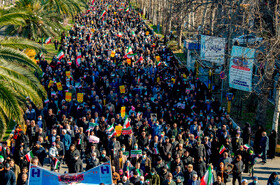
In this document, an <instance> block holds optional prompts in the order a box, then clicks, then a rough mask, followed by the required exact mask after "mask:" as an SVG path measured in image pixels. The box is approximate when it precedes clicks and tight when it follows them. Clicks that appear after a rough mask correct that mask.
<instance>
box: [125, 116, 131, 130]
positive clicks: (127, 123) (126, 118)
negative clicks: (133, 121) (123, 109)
mask: <svg viewBox="0 0 280 185" xmlns="http://www.w3.org/2000/svg"><path fill="white" fill-rule="evenodd" d="M128 127H130V121H129V119H128V117H127V116H125V121H124V124H123V128H128Z"/></svg>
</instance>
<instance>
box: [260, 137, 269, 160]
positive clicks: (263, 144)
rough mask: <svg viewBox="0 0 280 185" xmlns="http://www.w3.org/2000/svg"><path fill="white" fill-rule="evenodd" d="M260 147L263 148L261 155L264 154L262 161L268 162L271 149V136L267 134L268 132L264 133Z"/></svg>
mask: <svg viewBox="0 0 280 185" xmlns="http://www.w3.org/2000/svg"><path fill="white" fill-rule="evenodd" d="M260 148H261V152H262V153H261V156H262V162H263V163H266V159H267V151H268V149H269V138H268V137H267V135H266V132H263V133H262V138H261V142H260Z"/></svg>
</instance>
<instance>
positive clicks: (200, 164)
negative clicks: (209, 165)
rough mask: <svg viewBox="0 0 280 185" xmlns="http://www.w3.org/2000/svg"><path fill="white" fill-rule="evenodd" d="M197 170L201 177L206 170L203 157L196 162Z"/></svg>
mask: <svg viewBox="0 0 280 185" xmlns="http://www.w3.org/2000/svg"><path fill="white" fill-rule="evenodd" d="M196 170H197V174H198V177H199V178H200V179H201V178H202V177H203V175H204V173H205V171H206V163H205V162H204V160H203V158H202V157H200V158H199V160H198V162H197V164H196Z"/></svg>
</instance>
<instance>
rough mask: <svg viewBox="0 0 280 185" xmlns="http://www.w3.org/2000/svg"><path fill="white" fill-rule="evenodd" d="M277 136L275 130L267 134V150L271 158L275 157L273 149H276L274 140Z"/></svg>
mask: <svg viewBox="0 0 280 185" xmlns="http://www.w3.org/2000/svg"><path fill="white" fill-rule="evenodd" d="M276 139H277V137H276V132H275V130H272V131H271V134H270V135H269V150H268V156H269V157H270V158H271V159H274V158H275V151H276V144H277V141H276Z"/></svg>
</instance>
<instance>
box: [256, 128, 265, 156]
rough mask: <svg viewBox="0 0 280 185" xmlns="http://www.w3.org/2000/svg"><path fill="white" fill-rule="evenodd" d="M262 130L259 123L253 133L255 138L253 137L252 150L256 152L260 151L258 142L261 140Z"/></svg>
mask: <svg viewBox="0 0 280 185" xmlns="http://www.w3.org/2000/svg"><path fill="white" fill-rule="evenodd" d="M263 131H264V129H263V126H261V125H259V127H258V130H257V131H256V134H255V139H254V151H255V153H256V154H260V153H261V148H260V142H261V138H262V132H263Z"/></svg>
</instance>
